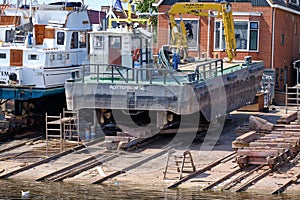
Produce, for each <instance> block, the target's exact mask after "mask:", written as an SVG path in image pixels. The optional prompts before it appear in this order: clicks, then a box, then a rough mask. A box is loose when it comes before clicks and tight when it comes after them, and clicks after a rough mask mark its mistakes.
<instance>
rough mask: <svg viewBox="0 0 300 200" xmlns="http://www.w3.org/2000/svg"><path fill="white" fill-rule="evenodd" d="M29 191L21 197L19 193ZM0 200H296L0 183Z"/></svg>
mask: <svg viewBox="0 0 300 200" xmlns="http://www.w3.org/2000/svg"><path fill="white" fill-rule="evenodd" d="M22 190H23V191H30V193H29V197H22V195H21V191H22ZM2 199H5V200H6V199H45V200H48V199H51V200H52V199H57V200H59V199H80V200H81V199H126V200H127V199H137V200H138V199H168V200H173V199H176V200H177V199H178V200H179V199H180V200H181V199H182V200H184V199H214V200H218V199H255V200H260V199H295V200H296V199H300V194H298V195H265V194H255V193H248V192H242V193H232V192H212V191H210V192H203V191H200V190H199V189H195V188H193V189H166V188H161V187H156V186H138V185H129V184H125V183H119V182H116V183H114V184H112V185H90V184H87V185H80V184H69V183H43V182H32V181H16V180H0V200H2Z"/></svg>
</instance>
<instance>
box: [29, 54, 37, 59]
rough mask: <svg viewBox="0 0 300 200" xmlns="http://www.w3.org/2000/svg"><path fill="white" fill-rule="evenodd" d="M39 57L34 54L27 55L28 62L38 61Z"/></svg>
mask: <svg viewBox="0 0 300 200" xmlns="http://www.w3.org/2000/svg"><path fill="white" fill-rule="evenodd" d="M38 59H39V57H38V55H36V54H29V55H28V60H38Z"/></svg>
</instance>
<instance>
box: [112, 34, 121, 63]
mask: <svg viewBox="0 0 300 200" xmlns="http://www.w3.org/2000/svg"><path fill="white" fill-rule="evenodd" d="M121 48H122V47H121V37H120V36H110V37H109V64H116V65H121V64H122V58H121Z"/></svg>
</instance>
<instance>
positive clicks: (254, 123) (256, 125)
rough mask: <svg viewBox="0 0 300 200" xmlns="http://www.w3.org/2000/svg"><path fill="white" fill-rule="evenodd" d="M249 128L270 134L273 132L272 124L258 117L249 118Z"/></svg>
mask: <svg viewBox="0 0 300 200" xmlns="http://www.w3.org/2000/svg"><path fill="white" fill-rule="evenodd" d="M249 126H250V129H251V130H259V131H263V132H271V131H272V130H273V124H272V123H271V122H268V121H267V120H265V119H262V118H260V117H255V116H252V115H251V116H250V117H249Z"/></svg>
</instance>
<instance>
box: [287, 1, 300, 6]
mask: <svg viewBox="0 0 300 200" xmlns="http://www.w3.org/2000/svg"><path fill="white" fill-rule="evenodd" d="M289 2H290V3H291V4H294V5H297V6H298V5H299V0H289Z"/></svg>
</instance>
